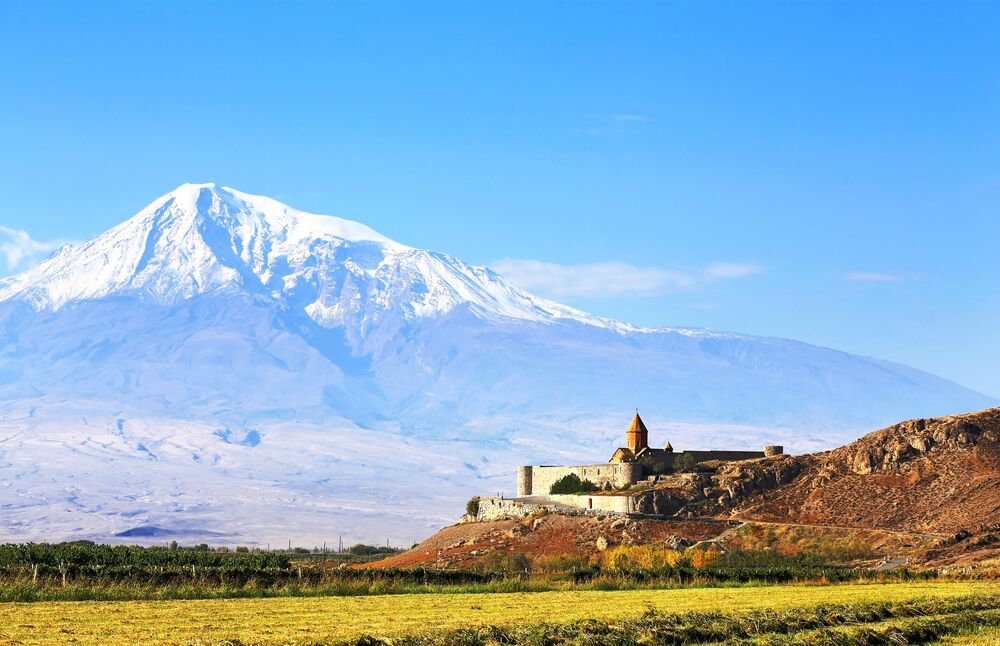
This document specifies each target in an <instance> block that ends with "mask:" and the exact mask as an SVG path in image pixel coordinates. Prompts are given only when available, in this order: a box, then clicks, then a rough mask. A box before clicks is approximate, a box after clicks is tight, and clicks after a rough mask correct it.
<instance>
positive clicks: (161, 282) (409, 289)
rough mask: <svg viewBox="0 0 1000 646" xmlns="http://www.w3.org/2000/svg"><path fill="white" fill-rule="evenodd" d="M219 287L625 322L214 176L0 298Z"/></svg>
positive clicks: (338, 313)
mask: <svg viewBox="0 0 1000 646" xmlns="http://www.w3.org/2000/svg"><path fill="white" fill-rule="evenodd" d="M227 292H230V293H236V292H245V293H250V294H256V295H261V296H266V297H270V298H274V299H285V300H286V301H289V302H292V303H293V304H294V305H295V306H300V307H303V309H304V311H305V312H306V313H307V314H308V315H309V316H310V317H311V318H312V319H313V320H315V321H316V322H317V323H320V324H321V325H325V326H335V325H344V324H346V323H348V322H350V321H351V320H353V319H354V318H356V317H359V316H360V317H365V316H368V317H371V318H377V316H378V312H380V311H385V310H390V309H393V308H397V307H400V306H402V307H404V308H405V309H406V312H405V313H406V315H407V316H410V317H414V318H427V317H432V316H436V315H440V314H445V313H447V312H449V311H450V310H452V309H453V308H455V307H456V306H458V305H461V304H468V305H471V306H473V307H475V308H477V309H478V311H479V313H481V314H482V315H485V316H490V315H497V316H505V317H510V318H516V319H524V320H535V321H542V320H545V321H551V320H555V319H560V318H565V319H571V320H576V321H582V322H585V323H587V324H590V325H597V326H601V327H608V326H612V327H621V328H622V329H633V328H631V327H629V326H622V325H621V324H618V323H614V322H611V321H607V320H604V319H601V318H598V317H595V316H590V315H588V314H585V313H584V312H580V311H578V310H575V309H573V308H570V307H566V306H564V305H560V304H558V303H554V302H551V301H546V300H543V299H540V298H537V297H534V296H532V295H530V294H527V293H525V292H523V291H521V290H519V289H517V288H516V287H514V286H513V285H510V284H509V283H507V282H506V281H504V280H503V279H502V278H501V277H500V276H498V275H497V274H495V273H494V272H491V271H490V270H488V269H485V268H482V267H472V266H470V265H467V264H465V263H463V262H461V261H460V260H457V259H455V258H451V257H449V256H446V255H444V254H437V253H431V252H428V251H423V250H419V249H413V248H410V247H407V246H405V245H401V244H399V243H397V242H394V241H392V240H390V239H389V238H387V237H385V236H383V235H381V234H380V233H378V232H376V231H374V230H372V229H370V228H369V227H367V226H365V225H363V224H360V223H357V222H352V221H350V220H345V219H342V218H337V217H333V216H323V215H314V214H311V213H305V212H302V211H298V210H296V209H293V208H290V207H288V206H285V205H284V204H282V203H280V202H278V201H276V200H273V199H271V198H268V197H262V196H258V195H249V194H247V193H242V192H240V191H237V190H235V189H231V188H228V187H217V186H216V185H215V184H212V183H209V184H184V185H182V186H180V187H178V188H177V189H175V190H174V191H171V192H170V193H167V194H166V195H164V196H162V197H160V198H158V199H157V200H154V201H153V202H152V203H151V204H149V206H147V207H146V208H144V209H142V210H141V211H139V212H138V213H137V214H136V215H134V216H133V217H131V218H129V219H128V220H126V221H125V222H123V223H122V224H120V225H118V226H116V227H114V228H112V229H110V230H109V231H107V232H105V233H103V234H101V235H99V236H97V237H96V238H93V239H92V240H90V241H88V242H85V243H83V244H79V245H69V246H66V247H64V248H62V249H61V250H60V251H59V252H58V253H56V254H55V255H54V256H53V257H52V258H50V259H48V260H46V261H44V262H42V263H41V264H39V265H38V266H37V267H35V268H33V269H31V270H29V271H27V272H25V273H23V274H20V275H18V276H15V277H13V278H9V279H7V280H3V281H0V301H4V300H10V299H18V300H22V301H25V302H27V303H30V304H31V305H32V306H33V307H35V308H36V309H51V310H58V309H59V308H61V307H63V306H64V305H66V304H67V303H70V302H74V301H82V300H97V299H100V298H106V297H109V296H112V295H121V294H128V295H133V296H136V297H138V298H141V299H143V300H144V301H147V302H153V303H158V304H169V303H176V302H178V301H181V300H186V299H190V298H192V297H194V296H197V295H202V294H211V293H217V294H221V293H227ZM404 298H405V300H403V299H404Z"/></svg>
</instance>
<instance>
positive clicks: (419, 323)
mask: <svg viewBox="0 0 1000 646" xmlns="http://www.w3.org/2000/svg"><path fill="white" fill-rule="evenodd" d="M993 403H994V402H993V401H992V400H990V399H989V398H987V397H985V396H982V395H979V394H978V393H974V392H972V391H969V390H967V389H964V388H962V387H960V386H958V385H956V384H954V383H951V382H948V381H946V380H943V379H940V378H937V377H934V376H933V375H929V374H927V373H924V372H920V371H917V370H913V369H911V368H907V367H904V366H900V365H896V364H891V363H888V362H884V361H879V360H876V359H870V358H865V357H857V356H852V355H848V354H845V353H841V352H837V351H834V350H829V349H825V348H819V347H815V346H810V345H806V344H802V343H797V342H794V341H786V340H781V339H772V338H761V337H751V336H745V335H739V334H730V333H717V332H710V331H705V330H691V329H674V328H663V329H648V328H636V327H633V326H630V325H627V324H624V323H619V322H615V321H610V320H607V319H603V318H600V317H596V316H592V315H589V314H586V313H584V312H581V311H579V310H576V309H573V308H570V307H567V306H564V305H560V304H558V303H554V302H552V301H548V300H545V299H541V298H538V297H535V296H533V295H531V294H528V293H526V292H524V291H523V290H521V289H519V288H518V287H516V286H514V285H512V284H510V283H509V282H507V281H506V280H505V279H504V278H503V277H502V276H500V275H497V274H496V273H494V272H492V271H490V270H488V269H484V268H479V267H473V266H470V265H468V264H466V263H464V262H462V261H460V260H458V259H456V258H453V257H450V256H447V255H445V254H439V253H433V252H429V251H424V250H420V249H414V248H411V247H407V246H405V245H403V244H399V243H397V242H394V241H392V240H390V239H388V238H386V237H385V236H383V235H381V234H379V233H377V232H375V231H373V230H372V229H370V228H368V227H366V226H364V225H362V224H359V223H356V222H351V221H349V220H343V219H340V218H334V217H330V216H319V215H313V214H309V213H303V212H301V211H297V210H295V209H292V208H290V207H288V206H285V205H283V204H281V203H279V202H277V201H275V200H272V199H269V198H266V197H259V196H254V195H248V194H245V193H241V192H239V191H236V190H233V189H230V188H225V187H217V186H215V185H214V184H200V185H195V184H186V185H184V186H181V187H179V188H178V189H176V190H174V191H172V192H170V193H168V194H167V195H164V196H163V197H161V198H159V199H157V200H155V201H154V202H152V203H151V204H150V205H149V206H147V207H146V208H144V209H142V210H141V211H139V213H137V214H136V215H135V216H133V217H132V218H130V219H128V220H126V221H125V222H123V223H122V224H120V225H118V226H116V227H114V228H112V229H110V230H108V231H106V232H105V233H103V234H101V235H99V236H97V237H95V238H93V239H92V240H89V241H87V242H84V243H82V244H78V245H71V246H67V247H64V248H62V249H60V250H59V251H58V252H57V253H56V254H55V255H54V256H52V257H51V258H49V259H48V260H46V261H44V262H42V263H41V264H39V265H37V266H36V267H34V268H32V269H30V270H28V271H26V272H24V273H22V274H20V275H17V276H13V277H11V278H8V279H5V280H0V510H3V514H2V515H0V540H3V539H4V538H5V536H4V534H6V535H7V536H6V538H8V539H12V540H13V539H23V538H41V537H46V538H52V537H57V536H75V537H81V536H85V537H94V538H99V539H102V540H107V539H108V537H109V536H111V535H113V534H115V533H117V532H121V531H124V530H128V529H130V528H134V527H137V526H156V527H159V528H161V529H160V530H157V531H154V532H152V533H153V534H157V535H166V534H167V533H169V532H175V533H176V535H178V536H182V537H183V536H197V535H205V534H204V532H215V533H217V534H218V535H217V536H216V539H217V540H219V541H223V540H227V541H228V540H237V539H239V540H241V541H257V542H267V541H269V540H270V541H274V542H278V541H284V540H285V539H286V538H287V537H289V536H290V537H292V538H301V539H302V541H303V542H304V541H307V540H314V541H321V540H323V539H324V538H325V539H330V538H333V537H334V536H336V535H338V534H344V535H348V536H353V537H354V538H358V539H368V540H371V539H375V538H380V537H381V536H382V535H384V534H387V533H391V534H392V535H393V536H395V537H396V538H397V539H398V540H399V541H400V542H402V541H405V540H412V539H415V538H419V537H420V536H421V535H422V534H423V533H426V531H429V530H430V529H433V527H434V526H435V525H437V524H439V523H441V522H445V521H447V520H449V519H451V518H454V516H455V515H456V514H457V513H458V512H459V510H460V508H461V502H462V500H464V498H465V497H467V496H468V495H470V494H471V493H475V492H482V491H496V490H498V489H502V488H507V489H510V488H511V485H510V482H509V481H510V479H511V475H510V474H511V471H510V469H511V467H512V466H513V465H514V464H518V463H529V462H533V463H538V462H541V461H557V460H563V461H565V460H571V461H577V460H580V459H584V460H594V461H599V460H603V459H606V456H607V455H608V454H610V450H611V449H612V448H613V447H614V446H617V444H618V443H619V441H620V439H621V438H620V437H619V436H620V434H621V427H622V426H623V424H624V423H625V422H626V421H627V419H628V418H629V412H630V411H631V409H632V408H633V407H635V406H640V407H642V408H643V416H644V418H646V419H647V421H648V422H649V423H650V426H651V429H650V430H651V432H652V434H653V437H657V436H658V435H659V436H660V437H661V439H662V440H663V441H666V439H667V435H668V434H669V437H670V440H671V442H672V443H673V445H674V446H677V447H680V448H684V447H686V446H687V447H695V446H698V447H724V446H731V447H739V448H744V447H746V448H753V447H756V446H759V445H761V444H764V443H779V444H785V445H786V446H787V447H789V448H791V449H793V450H794V449H800V450H806V449H816V448H823V447H826V446H832V445H835V444H837V443H840V442H841V441H843V440H846V439H850V438H851V437H852V436H854V435H856V434H857V433H858V432H860V431H864V430H870V429H871V428H873V427H875V426H879V425H883V424H887V423H889V422H893V421H896V420H898V419H900V418H906V417H913V416H930V415H937V414H943V413H952V412H961V411H967V410H972V409H976V408H982V407H985V406H988V405H991V404H993ZM129 540H134V539H131V538H130V539H129Z"/></svg>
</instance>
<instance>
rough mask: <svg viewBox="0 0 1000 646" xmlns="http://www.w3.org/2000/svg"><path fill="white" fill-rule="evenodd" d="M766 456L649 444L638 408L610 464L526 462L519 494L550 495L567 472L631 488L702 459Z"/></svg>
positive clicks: (768, 449)
mask: <svg viewBox="0 0 1000 646" xmlns="http://www.w3.org/2000/svg"><path fill="white" fill-rule="evenodd" d="M780 452H781V447H777V446H775V447H766V454H767V455H775V454H777V453H780ZM763 457H765V451H730V450H724V451H717V450H711V451H680V452H674V447H673V446H672V445H671V444H670V442H669V441H668V442H666V443H665V444H664V447H663V448H662V449H660V448H654V447H651V446H650V445H649V430H648V429H647V428H646V424H645V422H643V421H642V418H641V417H640V416H639V411H638V410H636V411H635V416H634V417H633V418H632V421H631V422H630V423H629V425H628V428H626V429H625V446H620V447H618V448H617V449H615V452H614V454H613V455H612V456H611V459H610V460H608V462H607V463H606V464H603V465H602V464H588V465H579V466H565V467H558V466H523V467H518V470H517V495H518V496H519V497H532V496H547V495H549V493H550V491H549V490H550V488H551V487H552V485H553V484H554V483H555V482H556V481H557V480H559V479H560V478H562V477H564V476H566V475H570V474H572V475H575V476H577V477H578V478H580V479H581V480H589V481H590V482H591V483H593V484H594V485H595V486H597V487H601V488H604V489H606V490H608V489H613V490H618V491H623V492H624V491H627V490H628V489H629V488H630V487H632V486H633V485H635V484H636V483H637V482H639V481H640V480H649V481H653V482H655V481H657V480H658V479H659V478H660V476H664V475H668V474H672V473H674V472H675V471H676V470H678V469H685V470H693V469H696V468H702V467H700V466H699V464H700V463H709V466H707V467H705V468H711V466H710V464H711V463H718V462H730V461H734V460H749V459H754V458H763Z"/></svg>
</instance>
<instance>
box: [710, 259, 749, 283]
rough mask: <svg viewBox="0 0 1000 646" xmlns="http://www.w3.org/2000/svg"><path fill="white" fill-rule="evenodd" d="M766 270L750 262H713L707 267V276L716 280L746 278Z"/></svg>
mask: <svg viewBox="0 0 1000 646" xmlns="http://www.w3.org/2000/svg"><path fill="white" fill-rule="evenodd" d="M762 271H764V270H763V269H762V268H761V267H759V266H757V265H755V264H753V263H749V262H713V263H712V264H711V265H709V266H708V267H705V271H704V274H705V276H706V277H708V278H711V279H714V280H723V279H726V278H745V277H747V276H753V275H754V274H759V273H761V272H762Z"/></svg>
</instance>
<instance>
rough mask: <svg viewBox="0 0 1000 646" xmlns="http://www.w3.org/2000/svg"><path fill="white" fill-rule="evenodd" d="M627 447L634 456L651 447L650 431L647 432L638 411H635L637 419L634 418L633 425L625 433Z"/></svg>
mask: <svg viewBox="0 0 1000 646" xmlns="http://www.w3.org/2000/svg"><path fill="white" fill-rule="evenodd" d="M625 446H627V447H628V448H629V449H630V450H631V451H632V453H633V454H635V453H638V452H639V451H641V450H642V449H644V448H646V447H648V446H649V431H647V430H646V425H645V424H643V423H642V418H640V417H639V411H638V410H636V411H635V417H633V418H632V423H631V424H629V425H628V429H627V430H626V431H625Z"/></svg>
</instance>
